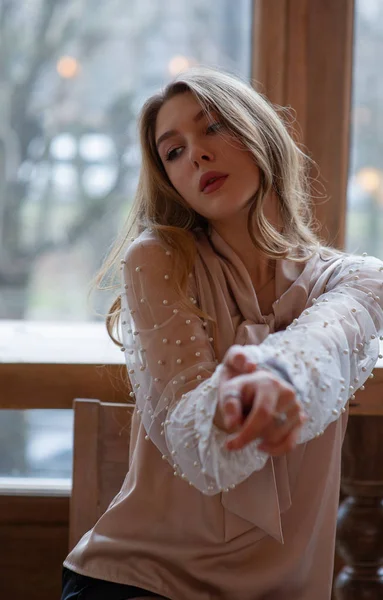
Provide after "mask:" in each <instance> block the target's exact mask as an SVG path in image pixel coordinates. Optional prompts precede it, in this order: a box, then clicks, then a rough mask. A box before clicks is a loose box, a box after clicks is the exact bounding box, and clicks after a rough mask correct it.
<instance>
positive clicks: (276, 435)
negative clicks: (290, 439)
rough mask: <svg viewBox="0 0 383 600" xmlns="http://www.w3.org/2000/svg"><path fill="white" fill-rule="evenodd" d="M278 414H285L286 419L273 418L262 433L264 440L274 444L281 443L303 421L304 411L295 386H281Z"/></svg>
mask: <svg viewBox="0 0 383 600" xmlns="http://www.w3.org/2000/svg"><path fill="white" fill-rule="evenodd" d="M286 385H288V384H286ZM276 414H278V415H284V416H285V421H284V422H278V420H276V419H275V418H274V419H272V421H271V422H270V424H269V425H268V426H267V427H266V428H265V430H264V431H263V434H262V438H263V441H264V442H265V443H268V444H272V445H273V444H279V443H280V442H281V440H283V439H284V438H285V437H286V435H287V434H288V433H289V432H290V431H291V430H292V429H293V428H294V427H297V426H299V425H301V424H302V423H303V420H302V419H303V417H304V413H303V412H302V409H301V405H300V403H299V402H298V400H297V397H296V393H295V391H294V390H293V388H291V387H284V388H283V387H282V388H281V391H280V396H279V400H278V404H277V407H276Z"/></svg>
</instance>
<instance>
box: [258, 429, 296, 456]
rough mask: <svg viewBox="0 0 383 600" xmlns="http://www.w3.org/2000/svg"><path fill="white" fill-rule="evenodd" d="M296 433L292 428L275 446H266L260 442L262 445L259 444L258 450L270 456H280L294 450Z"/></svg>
mask: <svg viewBox="0 0 383 600" xmlns="http://www.w3.org/2000/svg"><path fill="white" fill-rule="evenodd" d="M298 433H299V430H298V429H297V428H296V427H294V428H293V429H291V430H290V431H289V432H288V433H287V435H285V436H284V437H283V438H282V439H281V440H280V441H279V442H278V443H277V444H267V443H264V442H262V444H259V446H258V449H259V450H261V451H262V452H266V453H267V454H270V456H282V455H283V454H286V453H287V452H291V450H293V449H294V448H295V446H296V444H297V440H298Z"/></svg>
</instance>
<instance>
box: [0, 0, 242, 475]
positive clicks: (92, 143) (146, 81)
mask: <svg viewBox="0 0 383 600" xmlns="http://www.w3.org/2000/svg"><path fill="white" fill-rule="evenodd" d="M251 5H252V2H251V0H236V2H233V1H232V0H216V1H215V2H206V0H161V2H153V1H152V0H129V2H127V1H126V0H109V1H108V2H104V1H101V0H83V1H82V2H78V1H77V0H67V1H66V2H57V0H29V2H24V1H22V0H11V1H10V0H7V1H5V2H3V3H2V4H1V8H0V114H1V118H0V228H1V229H0V244H1V254H0V255H1V261H0V361H2V362H7V361H8V362H12V360H17V361H20V363H21V362H23V360H25V359H26V358H25V357H26V355H27V354H28V353H30V349H31V348H32V349H33V362H39V361H44V360H45V358H44V355H43V353H42V352H43V350H42V349H41V346H40V350H39V344H38V342H39V339H40V337H41V336H40V335H39V332H38V331H37V332H36V327H35V325H36V323H39V324H40V325H39V327H40V333H41V335H42V336H43V337H44V336H45V335H47V334H48V335H49V331H52V327H53V324H55V327H57V323H58V322H61V324H62V325H64V324H65V328H61V330H60V331H61V333H60V334H58V337H57V344H56V347H55V348H54V350H53V351H54V353H55V355H57V356H58V360H59V359H60V352H63V351H62V347H63V345H64V343H63V336H64V334H65V331H66V333H67V334H68V332H73V343H74V346H75V345H76V344H78V343H82V345H83V346H82V347H83V351H84V352H85V351H86V348H87V345H88V347H90V346H91V340H92V337H89V338H83V339H82V341H80V342H78V339H76V338H75V336H76V335H77V333H76V332H78V331H79V330H80V327H82V324H83V323H84V322H86V321H88V322H91V323H88V324H89V325H91V324H92V325H93V326H94V327H95V328H97V327H98V331H99V332H101V331H102V334H101V333H99V335H102V336H103V337H102V339H103V340H104V343H105V346H108V352H109V354H112V351H111V350H110V348H111V347H112V346H110V345H109V344H110V342H109V340H108V338H107V335H106V332H105V329H104V326H103V317H102V316H100V314H97V313H105V312H106V311H107V310H108V308H109V306H110V304H111V300H112V296H111V295H110V296H109V295H108V294H107V293H105V292H104V293H103V294H102V295H101V294H100V295H99V296H97V297H96V295H95V300H94V303H93V304H91V305H90V306H89V305H88V304H87V293H88V286H89V282H90V280H91V278H92V276H93V275H94V273H95V272H96V270H97V269H98V267H99V265H100V264H101V262H102V259H103V257H104V256H105V254H106V253H107V250H108V248H109V246H110V244H111V243H112V242H113V240H114V238H115V237H116V235H117V232H118V230H119V227H120V224H121V223H122V222H123V221H124V220H125V218H126V216H127V214H128V211H129V209H130V205H131V201H132V198H133V194H134V190H135V187H136V183H137V178H138V170H139V164H140V156H139V149H138V145H137V136H136V117H137V114H138V111H139V109H140V108H141V105H142V103H143V101H144V100H145V98H146V97H147V96H148V95H150V94H152V93H154V92H155V91H156V90H157V89H158V88H159V87H161V86H163V85H164V84H165V83H166V82H167V81H168V80H170V79H171V77H172V76H173V75H174V74H176V72H178V71H179V70H182V69H183V68H184V67H187V66H188V65H192V64H206V65H212V66H217V67H221V68H223V69H227V70H229V71H231V72H234V73H237V74H239V75H241V76H242V77H248V76H249V75H250V50H251V21H252V19H251ZM101 328H102V329H101ZM89 331H90V330H88V333H87V334H86V335H88V334H89ZM92 331H93V332H95V329H93V330H92ZM84 335H85V334H84ZM92 335H93V334H92ZM95 335H97V334H96V333H95ZM7 336H8V340H9V343H4V340H6V339H7ZM33 336H35V337H33ZM60 336H61V337H60ZM65 337H67V335H66V336H65ZM19 339H24V340H25V339H26V340H27V345H23V346H21V345H20V344H19V343H18V340H19ZM1 340H3V343H1ZM65 347H67V340H65ZM76 347H77V346H76ZM97 347H98V348H100V354H99V357H98V359H97V356H96V357H95V356H94V354H93V356H92V358H91V359H90V362H97V361H98V360H99V361H100V362H102V361H103V360H105V358H104V356H105V355H103V350H102V349H101V346H97ZM92 349H93V350H94V348H92ZM113 349H114V347H113ZM109 350H110V351H109ZM114 351H115V355H116V357H117V360H120V356H121V355H120V353H118V351H117V349H114ZM39 353H40V354H39ZM15 357H16V359H15ZM62 360H68V358H67V357H66V355H65V356H64V355H63V356H62ZM72 360H73V361H75V360H76V358H75V357H74V356H73V354H72V355H70V358H69V362H71V361H72ZM115 360H116V359H115ZM48 362H49V361H48ZM20 372H22V366H21V365H20ZM52 406H54V398H52ZM71 431H72V415H71V411H63V410H55V411H53V410H52V411H37V410H36V411H25V412H24V411H3V412H2V413H0V455H1V456H2V461H1V466H0V478H3V482H4V481H6V479H4V478H6V477H8V476H12V477H17V478H22V477H32V476H33V477H39V478H41V477H46V478H51V477H56V478H57V477H58V478H64V479H65V478H67V479H68V478H70V470H71V448H72V439H71V436H72V433H71ZM0 483H1V481H0Z"/></svg>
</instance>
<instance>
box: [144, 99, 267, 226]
mask: <svg viewBox="0 0 383 600" xmlns="http://www.w3.org/2000/svg"><path fill="white" fill-rule="evenodd" d="M155 135H156V144H157V149H158V153H159V155H160V158H161V161H162V163H163V165H164V168H165V170H166V173H167V174H168V177H169V179H170V181H171V182H172V184H173V186H174V187H175V189H176V190H177V191H178V193H179V194H180V195H181V196H182V197H183V198H184V200H185V201H186V202H187V203H188V204H189V205H190V206H191V207H192V208H193V209H194V210H195V211H196V212H198V213H199V214H200V215H202V216H204V217H205V218H207V219H208V220H209V221H210V222H212V223H214V221H217V222H218V221H222V220H227V219H230V218H233V217H234V216H237V215H238V214H239V213H241V212H243V211H245V212H246V213H247V212H248V209H249V200H250V198H251V197H252V196H253V195H254V193H255V192H256V191H257V189H258V186H259V169H258V167H257V165H256V164H255V162H254V159H253V156H252V155H251V154H250V152H249V151H248V150H247V148H245V147H244V146H243V145H242V144H241V142H240V141H239V140H238V139H236V138H234V137H233V135H232V134H230V133H229V132H228V131H227V130H225V127H224V125H222V124H220V121H219V118H218V115H217V114H215V113H214V112H211V113H209V114H208V115H204V113H203V112H202V111H201V106H200V104H199V103H198V101H197V100H196V99H195V97H194V96H193V95H192V94H191V93H190V92H187V93H184V94H178V95H176V96H174V97H173V98H171V99H170V100H167V102H165V104H164V105H163V106H162V107H161V109H160V111H159V113H158V116H157V122H156V131H155Z"/></svg>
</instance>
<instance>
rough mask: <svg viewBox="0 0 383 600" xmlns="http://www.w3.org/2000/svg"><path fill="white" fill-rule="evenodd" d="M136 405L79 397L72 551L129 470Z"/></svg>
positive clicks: (77, 406) (71, 535) (74, 448)
mask: <svg viewBox="0 0 383 600" xmlns="http://www.w3.org/2000/svg"><path fill="white" fill-rule="evenodd" d="M133 408H134V405H133V404H115V403H108V402H100V401H99V400H87V399H82V398H81V399H80V398H76V400H75V401H74V447H73V472H72V473H73V479H72V494H71V500H70V517H69V549H70V550H71V549H72V548H73V547H74V546H75V545H76V544H77V542H78V541H79V540H80V538H81V537H82V536H83V535H84V533H86V532H87V531H89V529H91V528H92V527H93V525H94V524H95V523H96V522H97V520H98V519H99V518H100V516H101V515H102V514H103V513H104V512H105V510H106V509H107V508H108V506H109V504H110V502H111V501H112V500H113V498H114V497H115V495H116V494H117V493H118V492H119V490H120V488H121V486H122V484H123V481H124V479H125V476H126V474H127V472H128V469H129V444H130V425H131V417H132V413H133Z"/></svg>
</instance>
